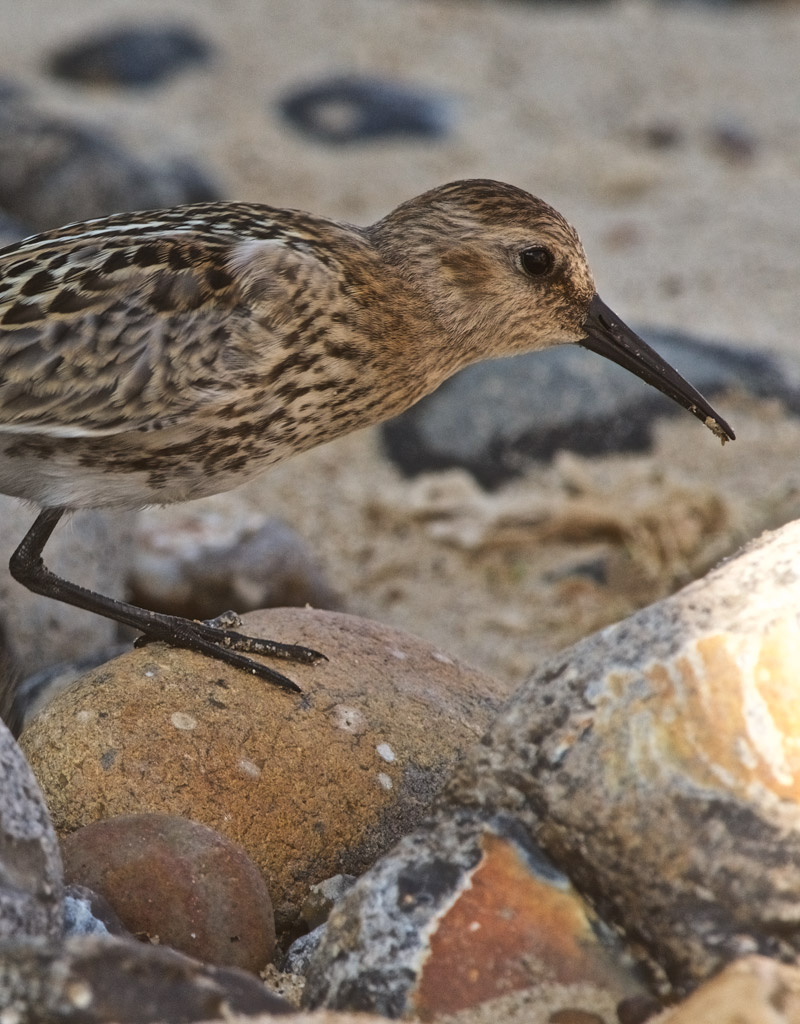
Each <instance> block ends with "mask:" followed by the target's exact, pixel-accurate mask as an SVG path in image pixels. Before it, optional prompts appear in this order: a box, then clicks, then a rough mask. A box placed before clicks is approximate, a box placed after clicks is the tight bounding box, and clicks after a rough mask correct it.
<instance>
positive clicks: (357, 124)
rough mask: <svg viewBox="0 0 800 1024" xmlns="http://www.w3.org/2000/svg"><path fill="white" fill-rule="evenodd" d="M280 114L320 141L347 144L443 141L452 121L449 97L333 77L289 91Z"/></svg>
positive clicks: (393, 84)
mask: <svg viewBox="0 0 800 1024" xmlns="http://www.w3.org/2000/svg"><path fill="white" fill-rule="evenodd" d="M278 107H279V110H280V111H281V113H282V114H283V116H284V117H285V118H286V120H287V121H288V122H289V123H290V124H292V125H293V126H294V127H295V128H299V129H300V130H301V131H302V132H304V133H305V134H307V135H309V136H311V137H312V138H314V139H317V140H318V141H320V142H327V143H330V144H333V145H344V144H347V143H352V142H364V141H365V140H371V139H376V138H382V137H387V136H392V135H395V136H397V135H404V136H409V135H411V136H418V137H420V138H427V139H438V138H442V137H444V136H445V135H446V134H447V133H448V131H449V129H450V125H451V124H452V121H453V109H452V104H451V103H450V101H449V100H447V99H446V98H445V97H444V96H441V95H437V94H436V93H434V92H430V91H427V90H423V89H421V88H418V87H412V86H408V85H403V84H401V83H399V82H389V81H386V80H384V79H380V78H368V77H357V76H355V75H345V76H341V77H336V76H334V77H332V78H327V79H323V80H322V81H319V82H315V83H312V84H310V85H307V86H304V87H300V88H298V89H295V90H293V91H291V92H289V93H287V94H286V95H285V96H284V97H283V98H282V99H281V100H280V101H279V103H278Z"/></svg>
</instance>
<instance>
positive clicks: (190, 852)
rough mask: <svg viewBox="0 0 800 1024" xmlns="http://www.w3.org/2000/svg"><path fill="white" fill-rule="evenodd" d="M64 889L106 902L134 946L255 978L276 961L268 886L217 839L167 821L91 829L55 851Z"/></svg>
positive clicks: (136, 820)
mask: <svg viewBox="0 0 800 1024" xmlns="http://www.w3.org/2000/svg"><path fill="white" fill-rule="evenodd" d="M61 850H62V854H63V857H64V874H65V877H66V879H67V881H68V882H71V883H77V884H79V885H85V886H88V888H90V889H93V890H94V891H95V892H98V893H100V895H101V896H104V897H105V898H106V899H107V900H108V902H109V903H110V904H111V906H112V907H113V909H114V910H115V911H116V913H117V914H118V916H119V918H120V920H121V921H122V923H123V925H125V927H126V928H127V929H128V930H129V931H130V932H132V933H133V934H134V935H136V936H137V937H138V938H142V939H147V940H149V941H151V942H156V941H157V942H159V943H160V944H161V945H165V946H172V947H173V948H174V949H178V950H180V951H181V952H183V953H187V954H188V955H189V956H193V957H196V958H197V959H198V960H202V961H203V962H205V963H212V964H218V965H220V966H223V967H240V968H242V969H244V970H248V971H253V972H256V973H257V972H258V971H260V970H261V969H262V968H263V967H265V966H266V964H268V963H269V962H270V961H271V960H272V958H273V956H274V953H275V922H274V919H273V914H272V903H271V901H270V897H269V890H268V889H267V885H266V882H265V881H264V878H263V876H262V875H261V873H260V871H259V870H258V868H257V867H256V866H255V864H253V862H252V861H251V860H250V858H249V857H248V856H247V854H246V853H245V852H244V850H243V849H242V848H241V847H240V846H237V844H236V843H232V842H231V841H230V839H227V838H226V837H225V836H221V835H220V834H219V833H218V832H215V831H214V830H213V829H210V828H208V827H207V826H206V825H199V824H198V823H197V822H194V821H189V820H187V819H186V818H178V817H174V816H170V815H166V814H128V815H123V816H122V817H118V818H109V819H106V820H105V821H96V822H94V823H93V824H91V825H86V826H85V827H84V828H80V829H78V830H77V831H76V832H73V833H72V834H71V835H68V836H66V837H65V838H64V840H63V842H62V844H61Z"/></svg>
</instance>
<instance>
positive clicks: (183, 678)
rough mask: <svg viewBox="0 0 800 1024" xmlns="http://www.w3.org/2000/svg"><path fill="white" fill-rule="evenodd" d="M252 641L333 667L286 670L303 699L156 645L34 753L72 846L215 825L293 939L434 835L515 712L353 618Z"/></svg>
mask: <svg viewBox="0 0 800 1024" xmlns="http://www.w3.org/2000/svg"><path fill="white" fill-rule="evenodd" d="M244 629H245V631H247V632H252V633H255V634H256V635H258V634H260V635H263V636H268V637H272V638H276V639H282V640H287V641H291V642H295V643H301V644H306V645H308V646H310V647H313V648H316V649H317V650H321V651H323V652H324V653H325V654H326V655H327V656H328V659H329V660H328V661H327V662H323V663H321V664H318V665H315V666H302V665H296V666H295V665H291V666H288V665H287V663H283V665H282V666H281V667H284V668H286V669H287V670H288V671H290V673H291V675H292V677H293V678H294V679H295V680H296V681H297V683H298V684H299V685H300V686H301V687H302V689H303V693H302V695H293V694H288V693H285V692H282V691H280V690H277V689H275V688H273V687H270V686H269V685H268V684H266V683H264V682H263V681H261V680H258V679H255V678H253V677H251V676H249V675H247V674H246V673H244V672H241V671H237V670H235V669H231V668H228V667H226V666H224V665H222V664H221V663H219V662H217V661H213V660H211V659H208V658H205V657H202V656H200V655H195V654H190V653H188V652H185V651H179V650H174V649H171V648H168V647H165V646H163V645H155V644H154V645H152V646H148V647H145V648H143V649H141V650H137V651H133V652H131V653H130V654H126V655H124V656H123V657H121V658H118V659H116V660H115V661H113V662H111V663H109V664H106V665H103V666H101V667H100V668H98V669H96V670H94V671H93V672H90V673H89V674H87V675H86V676H85V677H84V678H83V679H82V680H81V681H80V682H79V683H78V684H77V685H75V686H74V687H73V688H72V689H70V690H69V691H67V692H66V693H63V694H60V695H59V696H57V697H56V698H55V699H54V700H53V702H52V703H51V704H50V705H48V706H47V707H46V708H45V709H44V710H43V712H42V713H41V714H40V715H39V716H38V717H37V718H36V719H35V720H34V721H33V722H32V723H31V724H30V725H29V727H28V728H27V729H26V730H25V732H24V733H23V737H22V744H23V747H24V750H25V752H26V754H27V756H28V758H29V760H30V762H31V764H32V766H33V768H34V771H35V773H36V774H37V776H38V778H39V781H40V784H41V786H42V789H43V791H44V793H45V797H46V799H47V801H48V804H49V807H50V811H51V814H52V816H53V821H54V823H55V825H56V828H57V829H58V830H59V831H60V832H62V833H66V832H71V831H73V830H74V829H76V828H79V827H80V826H82V825H86V824H88V823H89V822H91V821H95V820H98V819H100V818H107V817H111V816H114V815H119V814H132V813H138V812H145V811H149V812H161V813H166V814H177V815H181V816H183V817H187V818H191V819H193V820H195V821H200V822H203V823H204V824H207V825H209V826H210V827H212V828H214V829H216V830H218V831H219V832H221V833H223V834H224V835H227V836H229V837H230V838H231V839H233V840H234V841H235V842H237V843H239V844H240V845H241V846H243V847H244V849H245V850H246V851H247V852H248V853H249V855H250V856H251V857H252V859H253V860H254V861H255V862H256V864H257V865H258V866H259V867H260V868H261V869H262V871H263V872H264V874H265V876H266V877H267V879H268V883H269V887H270V892H271V894H272V898H273V904H274V907H275V912H276V922H277V923H278V925H279V928H280V927H283V928H286V927H287V926H289V925H290V924H291V923H292V922H293V921H294V920H295V918H296V915H297V912H298V909H299V907H300V905H301V904H302V902H303V900H304V899H305V897H306V895H307V892H308V888H309V886H310V885H311V884H313V883H315V882H319V881H321V880H322V879H324V878H328V877H330V876H331V875H334V874H337V873H350V874H360V873H361V871H363V870H364V868H365V867H366V866H367V865H369V864H370V863H371V862H372V861H373V860H374V859H375V857H376V856H377V855H378V854H379V853H380V852H381V851H383V850H385V849H387V848H388V847H389V846H390V845H391V844H392V842H394V840H395V839H397V838H398V836H399V835H401V834H403V833H405V832H407V831H409V830H410V829H411V828H412V827H413V826H414V824H416V822H417V821H418V820H419V819H420V817H421V816H422V815H423V814H424V812H425V811H426V810H427V809H428V807H429V804H430V801H431V798H432V796H433V795H434V794H435V793H436V792H437V790H438V789H439V788H440V786H441V784H442V782H443V781H444V779H445V777H446V773H447V772H448V770H449V769H450V768H451V767H452V764H453V762H454V761H455V759H456V758H457V757H458V756H459V755H460V754H461V753H462V751H463V750H464V749H465V747H467V746H468V745H470V744H471V743H472V742H473V741H474V740H475V739H477V738H478V737H479V736H480V734H481V733H482V732H483V731H484V730H485V728H486V727H487V725H488V723H489V721H490V719H491V717H492V716H493V714H494V712H495V710H496V708H497V706H498V703H499V698H500V696H501V694H500V692H499V689H500V688H499V686H498V684H496V683H495V682H494V681H493V680H491V679H490V678H488V677H486V676H485V675H483V674H481V673H479V672H476V671H474V670H472V669H469V668H467V667H466V666H464V665H462V664H460V663H458V662H456V661H455V660H453V659H451V658H449V657H448V656H446V655H444V654H442V653H441V652H440V651H437V650H436V649H435V648H434V647H431V646H430V645H429V644H427V643H424V642H423V641H421V640H418V639H416V638H414V637H410V636H408V635H406V634H403V633H400V632H398V631H396V630H393V629H390V628H388V627H385V626H381V625H378V624H377V623H373V622H368V621H366V620H363V619H358V618H355V617H353V616H348V615H342V614H338V613H333V612H318V611H312V610H309V609H273V610H270V611H268V612H259V613H252V614H251V615H248V616H246V617H245V620H244Z"/></svg>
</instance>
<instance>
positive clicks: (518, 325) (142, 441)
mask: <svg viewBox="0 0 800 1024" xmlns="http://www.w3.org/2000/svg"><path fill="white" fill-rule="evenodd" d="M570 342H571V343H577V344H578V345H582V346H584V347H585V348H588V349H591V350H593V351H594V352H597V353H599V354H600V355H603V356H605V357H606V358H608V359H611V360H613V361H614V362H616V363H619V364H620V365H621V366H624V367H626V368H627V369H628V370H631V371H632V372H633V373H635V374H636V375H638V376H639V377H641V378H642V379H643V380H644V381H646V382H647V383H649V384H652V385H653V386H655V387H656V388H658V389H659V390H660V391H662V392H663V393H664V394H666V395H668V396H669V397H670V398H672V399H674V400H675V401H676V402H678V403H679V404H680V405H682V406H684V407H685V408H686V409H688V410H689V411H690V412H692V413H693V414H694V415H695V416H697V417H698V418H699V419H701V420H702V421H703V422H704V423H705V424H706V425H707V426H708V427H710V429H711V430H712V431H713V432H714V433H715V434H716V435H717V436H718V437H719V438H720V439H721V440H722V441H723V443H724V442H725V440H727V439H728V438H731V439H732V438H733V437H734V434H733V431H732V430H731V428H730V427H729V426H728V424H727V423H726V422H725V421H724V420H723V419H722V418H721V417H720V416H718V415H717V413H716V412H715V411H714V410H713V409H712V407H711V406H710V405H709V403H708V402H707V401H706V400H705V399H704V398H703V397H702V395H700V394H699V393H698V392H697V391H696V390H695V389H694V388H693V387H692V386H691V385H690V384H689V383H687V382H686V381H685V380H684V379H683V377H681V376H680V374H679V373H677V372H676V371H675V370H674V369H673V368H672V367H671V366H669V364H667V363H666V362H665V361H664V360H663V359H661V357H660V356H659V355H658V354H657V353H656V352H654V351H653V349H651V348H650V347H649V346H648V345H646V344H645V342H644V341H642V339H641V338H639V337H638V336H637V335H636V334H635V333H634V332H633V331H632V330H631V329H630V328H629V327H627V326H626V325H625V324H624V323H623V322H622V321H621V320H620V319H619V318H618V317H617V316H616V315H615V314H614V313H613V312H612V311H611V310H610V309H609V308H608V307H607V306H606V305H605V304H604V303H603V302H602V300H601V299H600V298H599V296H598V295H597V293H596V291H595V286H594V283H593V280H592V275H591V272H590V270H589V267H588V264H587V262H586V257H585V255H584V251H583V248H582V246H581V243H580V241H579V239H578V236H577V234H576V232H575V230H574V229H573V228H572V227H571V226H570V225H569V224H568V223H567V221H566V220H565V219H564V218H563V217H562V216H561V215H560V214H559V213H557V212H556V211H555V210H554V209H553V208H552V207H550V206H548V205H547V204H546V203H545V202H543V201H542V200H540V199H536V198H534V197H533V196H532V195H530V194H529V193H527V192H524V191H522V190H521V189H518V188H515V187H513V186H511V185H506V184H502V183H500V182H495V181H488V180H482V179H481V180H471V181H457V182H453V183H452V184H448V185H443V186H441V187H439V188H435V189H433V190H432V191H429V192H426V193H424V194H423V195H420V196H417V197H416V198H414V199H411V200H409V201H408V202H405V203H403V204H402V205H400V206H398V207H397V208H396V209H395V210H393V211H392V212H391V213H389V214H388V215H387V216H386V217H384V218H383V219H382V220H379V221H377V222H376V223H375V224H372V225H371V226H370V227H366V228H362V227H355V226H353V225H351V224H345V223H339V222H336V221H333V220H328V219H326V218H323V217H316V216H313V215H311V214H308V213H303V212H301V211H298V210H284V209H274V208H272V207H269V206H263V205H255V204H248V203H240V202H229V203H204V204H198V205H192V206H182V207H176V208H175V209H170V210H159V211H149V212H144V213H134V214H119V215H116V216H112V217H106V218H104V219H101V220H93V221H88V222H86V223H82V224H71V225H67V226H66V227H63V228H59V229H57V230H54V231H48V232H45V233H44V234H39V235H35V236H33V237H32V238H28V239H25V240H24V241H21V242H18V243H16V244H14V245H10V246H8V247H7V248H5V249H3V250H0V492H2V493H5V494H9V495H14V496H16V497H18V498H22V499H25V500H27V501H30V502H34V503H36V504H37V505H38V506H39V507H40V509H41V511H40V512H39V514H38V516H37V518H36V520H35V522H34V524H33V526H32V527H31V529H30V530H29V531H28V533H27V534H26V535H25V537H24V538H23V540H22V542H21V544H20V545H19V547H18V548H17V550H16V551H15V553H14V555H13V556H12V559H11V563H10V569H11V573H12V575H13V576H14V578H15V579H16V580H18V581H19V582H20V583H22V584H24V585H25V586H26V587H28V588H29V589H30V590H32V591H34V592H36V593H40V594H45V595H47V596H50V597H53V598H55V599H57V600H61V601H65V602H67V603H69V604H73V605H77V606H78V607H80V608H85V609H88V610H89V611H92V612H96V613H97V614H99V615H104V616H106V617H108V618H111V619H115V620H116V621H118V622H121V623H125V624H127V625H129V626H132V627H134V628H135V629H138V630H140V631H141V632H142V633H143V634H144V639H145V640H164V641H167V642H168V643H170V644H173V645H175V646H179V647H185V648H190V649H193V650H198V651H202V652H204V653H206V654H208V655H210V656H212V657H214V658H218V659H220V660H222V661H225V662H227V663H229V664H231V665H236V666H238V667H240V668H242V669H244V670H246V671H248V672H252V673H255V674H257V675H259V676H260V677H262V678H264V679H267V680H269V681H270V682H272V683H276V684H277V685H279V686H282V687H284V688H287V689H297V687H296V685H295V684H294V683H293V682H292V681H291V680H290V679H288V678H287V677H286V676H285V675H283V673H281V672H278V671H276V670H275V669H273V668H271V667H269V666H268V665H265V664H262V663H261V662H259V661H256V660H254V659H252V658H248V657H245V654H244V653H242V652H245V653H248V654H252V653H256V654H261V655H268V656H272V657H279V658H287V659H289V660H295V661H300V662H313V661H315V660H317V659H318V658H320V657H322V655H321V654H319V652H316V651H312V650H310V649H308V648H305V647H298V646H296V645H292V644H280V643H274V642H272V641H269V640H261V639H257V638H253V637H247V636H244V635H242V634H240V633H238V632H235V631H233V630H231V629H229V628H226V622H227V620H225V621H223V622H219V621H216V620H215V621H212V622H210V623H206V622H195V621H190V620H187V619H181V618H178V617H175V616H169V615H162V614H158V613H155V612H152V611H148V610H147V609H144V608H138V607H136V606H134V605H130V604H126V603H124V602H122V601H117V600H113V599H111V598H109V597H105V596H103V595H101V594H96V593H94V592H92V591H90V590H87V589H85V588H83V587H80V586H78V585H76V584H75V583H71V582H69V581H67V580H64V579H62V578H60V577H58V576H56V575H55V574H53V573H51V572H50V571H49V570H48V569H47V568H46V567H45V566H44V563H43V561H42V557H41V555H42V551H43V549H44V546H45V544H46V543H47V541H48V539H49V537H50V536H51V534H52V532H53V530H54V529H55V527H56V525H57V523H58V522H59V520H60V519H61V517H62V516H63V515H64V513H65V512H66V511H72V510H77V509H84V508H108V509H133V508H140V507H142V506H145V505H149V504H166V503H170V502H178V501H186V500H188V499H191V498H199V497H202V496H204V495H209V494H215V493H218V492H220V491H224V490H227V489H229V488H231V487H234V486H235V485H237V484H239V483H241V482H242V481H243V480H246V479H248V478H250V477H253V476H255V475H256V474H258V473H260V472H261V471H262V470H264V469H266V468H267V467H268V466H270V465H272V464H274V463H277V462H280V461H282V460H284V459H286V458H288V457H289V456H291V455H294V454H296V453H298V452H302V451H304V450H306V449H308V448H312V447H313V446H315V445H318V444H322V443H323V442H326V441H330V440H332V439H333V438H335V437H338V436H339V435H341V434H344V433H347V432H348V431H351V430H355V429H356V428H358V427H363V426H367V425H369V424H373V423H377V422H379V421H381V420H383V419H386V418H388V417H390V416H392V415H394V414H395V413H398V412H400V411H401V410H403V409H405V408H407V407H408V406H410V405H412V404H413V403H414V402H415V401H417V399H419V398H421V397H422V396H423V395H425V394H427V393H429V392H430V391H432V390H433V389H434V388H436V386H437V385H438V384H440V383H441V382H442V381H443V380H444V379H445V378H446V377H449V376H450V375H451V374H453V373H455V372H456V371H457V370H459V369H461V368H462V367H464V366H466V365H468V364H470V363H473V362H477V361H479V360H482V359H488V358H493V357H496V356H503V355H511V354H515V353H520V352H527V351H531V350H536V349H544V348H547V347H548V346H551V345H558V344H564V343H570ZM531 401H532V402H535V401H536V396H535V395H532V396H531Z"/></svg>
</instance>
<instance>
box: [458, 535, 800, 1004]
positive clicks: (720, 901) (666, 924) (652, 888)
mask: <svg viewBox="0 0 800 1024" xmlns="http://www.w3.org/2000/svg"><path fill="white" fill-rule="evenodd" d="M799 552H800V523H793V524H790V525H789V526H786V527H784V528H783V529H781V530H779V531H776V532H775V533H771V534H767V535H765V536H764V537H763V538H761V539H760V540H759V541H757V542H755V543H754V544H752V545H750V546H749V547H748V548H746V549H745V550H744V551H743V552H742V553H741V554H739V555H738V556H737V557H735V558H733V559H731V560H729V561H728V562H726V563H724V564H723V565H721V566H720V567H719V568H717V569H716V570H714V571H713V572H711V573H709V575H708V576H707V577H706V578H705V579H702V580H700V581H698V582H696V583H693V584H692V585H690V586H688V587H686V588H685V589H684V590H682V591H681V592H680V593H678V594H675V595H674V596H672V597H670V598H669V599H667V600H665V601H661V602H659V603H657V604H655V605H652V606H651V607H649V608H646V609H644V610H643V611H642V612H640V613H638V614H636V615H634V616H632V617H631V618H629V619H627V620H625V621H624V622H620V623H618V624H617V625H615V626H611V627H609V628H607V629H605V630H603V631H602V632H600V633H597V634H595V635H594V636H592V637H589V638H588V639H586V640H584V641H582V642H581V643H579V644H576V645H575V646H574V647H572V648H570V649H568V650H566V651H564V652H562V653H561V654H560V655H558V656H556V657H555V658H552V659H551V660H550V661H549V662H547V663H546V664H545V665H543V666H542V667H541V669H540V670H539V671H538V672H537V673H536V674H535V675H534V676H533V677H532V678H531V679H530V680H529V681H528V683H526V684H525V686H523V687H522V688H521V689H520V690H519V691H518V692H517V693H516V694H515V696H514V699H513V701H512V702H511V703H510V704H509V706H508V708H507V709H506V710H505V711H504V712H503V714H502V715H501V716H500V717H499V718H498V720H497V722H496V723H495V725H494V726H493V727H492V729H491V730H490V732H489V734H488V735H487V736H486V737H485V738H484V741H483V742H482V743H481V744H480V745H479V746H476V747H474V748H473V749H472V750H471V751H470V753H469V755H468V756H467V758H466V759H465V761H464V762H463V763H462V765H461V766H460V767H459V769H458V770H457V772H456V775H455V778H454V781H453V783H452V784H451V785H450V786H449V787H448V792H447V794H446V795H445V796H444V798H443V801H444V802H445V803H448V802H449V803H450V804H451V806H455V807H458V806H464V805H466V806H470V807H483V808H491V809H492V810H495V811H496V810H497V809H498V808H503V807H506V808H509V809H513V810H514V811H515V813H517V814H518V815H519V817H520V819H521V820H522V821H523V822H524V823H525V825H526V827H527V828H528V829H529V831H530V833H531V834H532V835H533V836H534V837H535V839H536V840H537V842H539V843H540V845H541V846H542V848H543V849H544V850H545V851H546V852H547V853H548V855H549V856H550V857H551V858H552V859H553V861H554V862H555V863H556V864H557V865H558V867H559V868H561V869H562V870H563V871H565V873H566V874H567V875H569V877H570V878H571V880H572V881H573V883H574V884H575V885H576V887H577V888H578V889H579V890H580V891H582V892H583V893H585V894H587V895H588V896H590V897H591V900H592V902H593V905H594V906H595V907H596V908H597V909H598V911H599V913H600V914H601V916H602V917H603V918H604V919H605V920H606V921H609V922H611V923H613V924H615V925H616V926H618V927H619V928H620V929H621V930H622V931H623V932H624V933H625V934H626V935H627V936H628V938H629V939H630V941H631V943H632V944H633V946H634V948H636V949H638V950H640V951H641V950H644V951H646V952H647V954H648V956H649V965H650V966H651V968H652V969H653V974H654V978H656V979H660V980H663V977H664V975H663V974H662V973H661V972H665V973H666V975H667V977H668V979H669V981H670V982H671V983H672V984H673V986H674V987H675V988H676V989H677V990H678V991H680V990H688V989H690V988H692V987H694V986H695V985H696V984H697V983H698V982H699V981H701V980H703V979H704V978H706V977H708V976H709V975H710V974H712V973H713V972H715V971H716V970H718V969H719V968H720V967H721V966H722V965H723V964H724V963H726V962H727V961H729V960H732V959H735V958H737V957H739V956H742V955H744V954H746V953H750V952H762V953H767V954H769V955H771V956H775V957H779V958H784V959H787V960H792V959H794V958H795V957H796V956H797V955H798V954H799V953H800V899H799V898H798V894H800V673H798V665H800V557H799V556H798V553H799Z"/></svg>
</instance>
